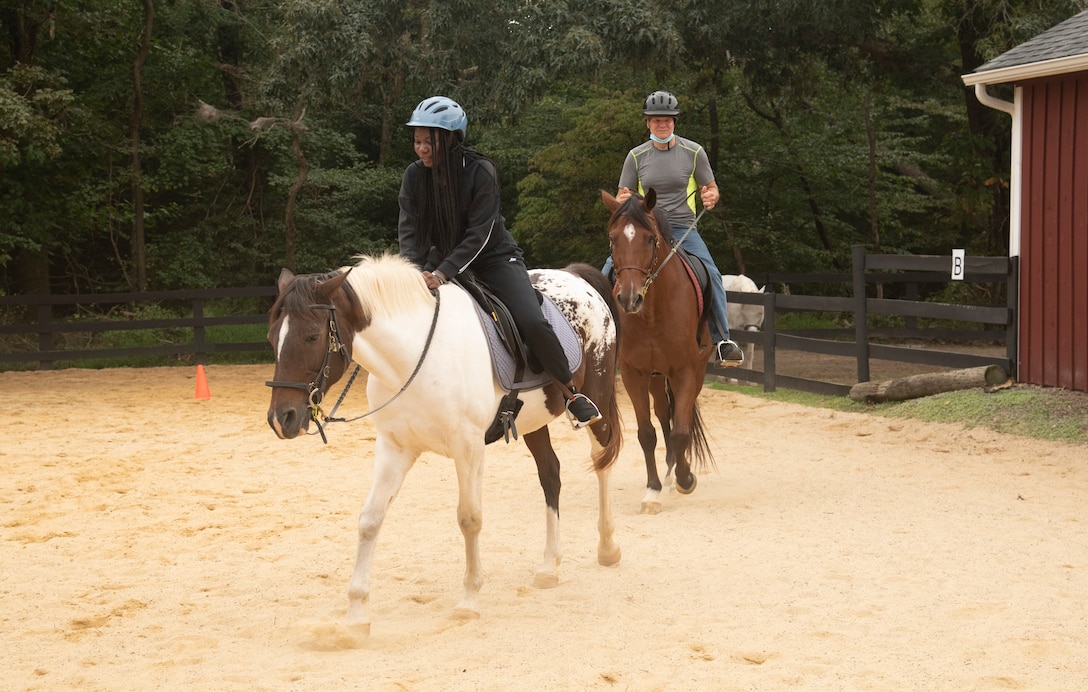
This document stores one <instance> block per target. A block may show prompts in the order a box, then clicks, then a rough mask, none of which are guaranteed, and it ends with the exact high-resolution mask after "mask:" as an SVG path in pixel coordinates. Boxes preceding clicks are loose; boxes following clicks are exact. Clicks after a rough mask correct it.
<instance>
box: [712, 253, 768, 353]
mask: <svg viewBox="0 0 1088 692" xmlns="http://www.w3.org/2000/svg"><path fill="white" fill-rule="evenodd" d="M722 286H724V287H725V290H726V291H734V292H736V293H763V289H764V288H766V287H765V286H756V282H755V281H752V280H751V279H749V278H748V277H747V276H745V275H744V274H722ZM725 318H726V319H727V320H728V321H729V331H730V333H732V332H737V331H746V332H758V331H760V329H762V327H763V306H762V305H748V304H747V303H737V302H734V301H727V303H726V312H725ZM742 348H743V349H744V367H746V368H751V367H752V358H753V357H754V355H755V344H743V345H742Z"/></svg>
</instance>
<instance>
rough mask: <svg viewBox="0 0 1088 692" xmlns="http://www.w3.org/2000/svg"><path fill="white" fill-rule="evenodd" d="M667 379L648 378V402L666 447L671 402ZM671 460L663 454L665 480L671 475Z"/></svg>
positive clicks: (671, 411)
mask: <svg viewBox="0 0 1088 692" xmlns="http://www.w3.org/2000/svg"><path fill="white" fill-rule="evenodd" d="M669 387H670V384H669V378H667V377H665V376H664V375H654V376H653V377H651V378H650V401H652V402H653V407H654V417H655V418H657V422H658V424H659V425H660V426H661V437H662V439H664V440H665V445H666V449H667V447H668V442H669V436H670V435H671V434H672V416H673V402H672V392H671V391H670V389H669ZM672 466H673V460H672V458H671V457H669V455H668V454H667V453H666V454H665V479H666V480H668V478H669V476H671V475H672Z"/></svg>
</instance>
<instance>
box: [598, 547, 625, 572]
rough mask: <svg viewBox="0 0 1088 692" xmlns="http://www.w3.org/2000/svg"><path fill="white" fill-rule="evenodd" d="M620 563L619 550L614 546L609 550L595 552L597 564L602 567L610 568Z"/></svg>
mask: <svg viewBox="0 0 1088 692" xmlns="http://www.w3.org/2000/svg"><path fill="white" fill-rule="evenodd" d="M619 561H620V548H619V546H614V547H613V548H612V549H610V550H598V551H597V564H598V565H601V566H603V567H611V566H612V565H614V564H616V563H618V562H619Z"/></svg>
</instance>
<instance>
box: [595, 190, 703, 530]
mask: <svg viewBox="0 0 1088 692" xmlns="http://www.w3.org/2000/svg"><path fill="white" fill-rule="evenodd" d="M601 199H602V200H603V201H604V203H605V206H607V207H608V208H609V209H611V210H612V218H611V219H610V220H609V222H608V242H609V244H610V246H611V249H612V262H613V264H614V272H615V285H614V287H613V291H612V294H613V296H615V298H616V303H617V304H618V306H619V308H620V313H619V319H620V330H621V332H622V333H623V339H622V340H621V341H620V356H619V362H620V375H621V376H622V378H623V386H624V387H625V388H626V389H627V394H628V395H629V396H630V397H631V405H632V407H633V408H634V411H635V418H636V420H637V422H638V441H639V444H640V445H641V446H642V454H643V456H644V457H645V460H646V495H645V497H644V498H643V501H642V512H643V513H645V514H656V513H657V512H660V511H661V479H660V478H659V477H658V475H657V461H656V459H655V456H654V450H655V448H656V447H657V431H656V430H655V429H654V426H653V423H652V422H651V420H650V395H651V394H652V395H653V408H654V413H655V415H656V417H657V420H658V422H659V424H660V425H661V433H662V435H663V436H664V438H665V464H666V467H667V468H666V473H665V477H666V478H668V477H669V474H670V473H671V474H674V479H675V481H674V485H675V487H676V489H677V490H678V491H679V492H681V493H683V494H688V493H691V492H692V491H693V490H695V486H696V484H697V479H696V477H695V474H694V473H693V472H692V464H691V463H690V461H689V454H690V455H692V456H693V457H694V461H695V466H697V467H698V468H699V470H700V471H702V470H703V469H706V468H708V467H710V466H713V465H714V457H713V454H712V453H711V451H710V446H709V444H708V443H707V439H706V435H705V432H704V429H703V423H702V418H701V416H700V415H699V403H698V397H699V392H701V391H702V389H703V379H704V378H705V376H706V364H707V360H708V359H709V358H710V355H711V353H712V352H713V350H714V348H713V344H712V342H711V341H710V329H709V326H708V323H707V320H706V316H705V313H706V311H705V310H703V309H702V307H701V305H702V301H700V291H699V289H698V288H697V287H696V284H695V282H694V281H693V279H692V277H691V276H690V275H689V271H688V268H687V265H686V263H685V260H684V258H683V257H682V256H681V255H679V254H677V253H676V251H675V250H673V246H672V241H673V238H672V231H671V229H670V227H669V223H668V221H667V219H666V218H665V215H664V214H663V213H662V212H661V210H660V209H658V208H656V207H655V203H656V201H657V195H656V193H655V192H654V190H653V189H652V188H651V189H650V190H648V191H647V192H646V196H645V198H643V197H640V196H639V195H635V194H633V195H631V196H630V197H629V198H628V199H626V200H625V201H624V202H623V203H620V202H619V201H618V200H617V199H616V198H615V197H613V196H612V195H610V194H608V193H607V192H605V191H604V190H602V191H601ZM715 279H716V280H720V279H717V277H715Z"/></svg>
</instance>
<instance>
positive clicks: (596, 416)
mask: <svg viewBox="0 0 1088 692" xmlns="http://www.w3.org/2000/svg"><path fill="white" fill-rule="evenodd" d="M570 393H571V397H570V398H569V399H567V415H569V416H570V419H571V423H573V424H574V427H575V428H584V427H586V426H587V425H592V424H593V423H596V422H597V421H599V420H601V418H603V416H601V411H600V409H598V408H597V404H595V403H593V401H592V400H590V398H589V397H588V396H586V395H585V394H581V393H579V392H578V390H577V389H575V388H574V387H573V386H571V387H570Z"/></svg>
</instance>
